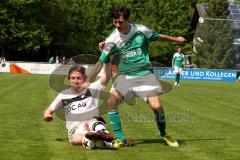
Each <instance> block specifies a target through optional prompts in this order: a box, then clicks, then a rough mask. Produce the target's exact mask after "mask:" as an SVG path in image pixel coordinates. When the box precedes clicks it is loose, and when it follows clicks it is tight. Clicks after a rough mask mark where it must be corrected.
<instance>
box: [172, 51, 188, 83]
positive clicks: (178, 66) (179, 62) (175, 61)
mask: <svg viewBox="0 0 240 160" xmlns="http://www.w3.org/2000/svg"><path fill="white" fill-rule="evenodd" d="M172 67H173V68H174V73H175V84H174V85H175V86H179V85H180V83H179V82H180V76H181V73H182V68H185V59H184V54H183V52H182V48H180V47H179V48H178V51H177V52H176V53H174V55H173V58H172Z"/></svg>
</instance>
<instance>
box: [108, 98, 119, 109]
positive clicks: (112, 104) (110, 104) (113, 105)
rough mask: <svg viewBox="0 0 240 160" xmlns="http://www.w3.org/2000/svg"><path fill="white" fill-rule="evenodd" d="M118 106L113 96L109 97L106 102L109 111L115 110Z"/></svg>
mask: <svg viewBox="0 0 240 160" xmlns="http://www.w3.org/2000/svg"><path fill="white" fill-rule="evenodd" d="M117 105H118V99H117V98H116V97H114V96H110V97H109V98H108V100H107V106H108V108H109V109H115V108H117Z"/></svg>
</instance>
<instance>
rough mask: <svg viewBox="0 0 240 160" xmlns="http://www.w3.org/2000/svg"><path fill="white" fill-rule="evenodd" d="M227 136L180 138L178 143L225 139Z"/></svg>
mask: <svg viewBox="0 0 240 160" xmlns="http://www.w3.org/2000/svg"><path fill="white" fill-rule="evenodd" d="M225 140H227V139H226V138H195V139H194V138H193V139H178V140H177V141H178V143H179V144H180V145H184V144H187V142H194V141H225Z"/></svg>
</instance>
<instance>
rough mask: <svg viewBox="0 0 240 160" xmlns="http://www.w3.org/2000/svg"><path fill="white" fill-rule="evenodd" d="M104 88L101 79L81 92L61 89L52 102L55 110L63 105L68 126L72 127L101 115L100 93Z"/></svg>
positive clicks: (68, 127)
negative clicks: (99, 106)
mask: <svg viewBox="0 0 240 160" xmlns="http://www.w3.org/2000/svg"><path fill="white" fill-rule="evenodd" d="M103 89H104V86H103V85H102V84H101V83H100V81H99V80H98V81H96V82H94V83H91V84H90V85H89V87H88V88H87V89H85V90H83V91H81V92H80V93H77V94H76V93H72V91H71V88H69V89H66V90H63V91H61V92H60V93H59V94H58V96H57V97H56V98H55V99H54V101H53V102H52V103H51V105H50V107H51V108H52V109H53V110H56V109H59V108H60V107H62V108H63V109H64V112H65V118H66V128H67V129H68V130H69V129H72V128H73V127H74V124H75V122H79V121H84V120H89V119H92V118H93V117H94V116H99V110H98V103H99V94H100V92H101V91H102V90H103Z"/></svg>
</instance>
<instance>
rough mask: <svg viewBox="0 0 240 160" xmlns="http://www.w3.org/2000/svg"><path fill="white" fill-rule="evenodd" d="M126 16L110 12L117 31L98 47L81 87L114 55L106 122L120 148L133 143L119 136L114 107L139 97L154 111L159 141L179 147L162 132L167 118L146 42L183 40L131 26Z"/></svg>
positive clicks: (122, 12)
mask: <svg viewBox="0 0 240 160" xmlns="http://www.w3.org/2000/svg"><path fill="white" fill-rule="evenodd" d="M129 16H130V11H129V10H128V8H127V7H119V6H115V7H113V8H112V18H113V24H114V26H115V28H116V29H115V30H114V31H113V32H112V33H111V34H110V35H109V36H108V37H107V39H106V40H105V42H104V43H99V47H100V48H101V47H103V45H104V44H105V45H104V48H103V51H102V54H101V57H100V59H99V61H98V62H97V63H96V64H95V66H94V68H93V69H92V71H91V73H90V75H89V76H88V78H87V80H86V81H85V83H84V84H83V86H82V87H87V86H88V85H89V83H90V82H91V80H92V79H93V78H94V77H95V76H96V75H97V74H98V72H99V71H100V70H101V68H102V65H103V63H104V62H105V61H106V60H107V59H108V57H109V56H110V55H113V56H114V59H115V60H116V62H117V64H116V65H117V68H118V76H117V77H116V79H115V81H114V83H113V84H112V88H111V90H110V96H109V98H108V101H107V105H108V109H109V111H108V118H109V120H110V124H111V125H112V128H113V131H114V134H115V136H116V138H117V139H119V142H122V145H123V146H129V145H132V144H133V141H129V140H127V139H126V138H125V136H124V134H123V132H122V128H121V121H120V116H119V113H118V110H117V106H118V104H119V102H120V101H121V100H124V101H127V100H129V99H131V98H134V97H135V96H138V97H141V98H142V99H144V100H145V101H146V102H147V103H148V104H149V105H150V107H151V109H152V110H153V112H154V115H155V120H156V123H157V126H158V129H159V131H160V138H161V139H162V140H164V142H166V143H167V144H168V145H169V146H172V147H178V146H179V144H178V142H177V141H176V140H174V139H173V138H172V137H171V136H169V135H168V134H167V133H166V131H165V129H166V117H165V113H164V110H163V106H162V104H161V103H160V99H159V94H160V93H161V92H164V91H163V90H162V87H161V85H160V84H159V82H158V79H157V78H156V77H155V75H154V74H153V71H152V65H151V63H150V60H149V54H148V46H149V41H152V40H157V39H163V40H168V41H173V42H178V43H184V42H185V41H186V40H185V39H184V38H183V37H171V36H167V35H163V34H158V33H156V32H154V31H152V30H150V29H148V28H147V27H145V26H144V25H138V24H131V23H129Z"/></svg>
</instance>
